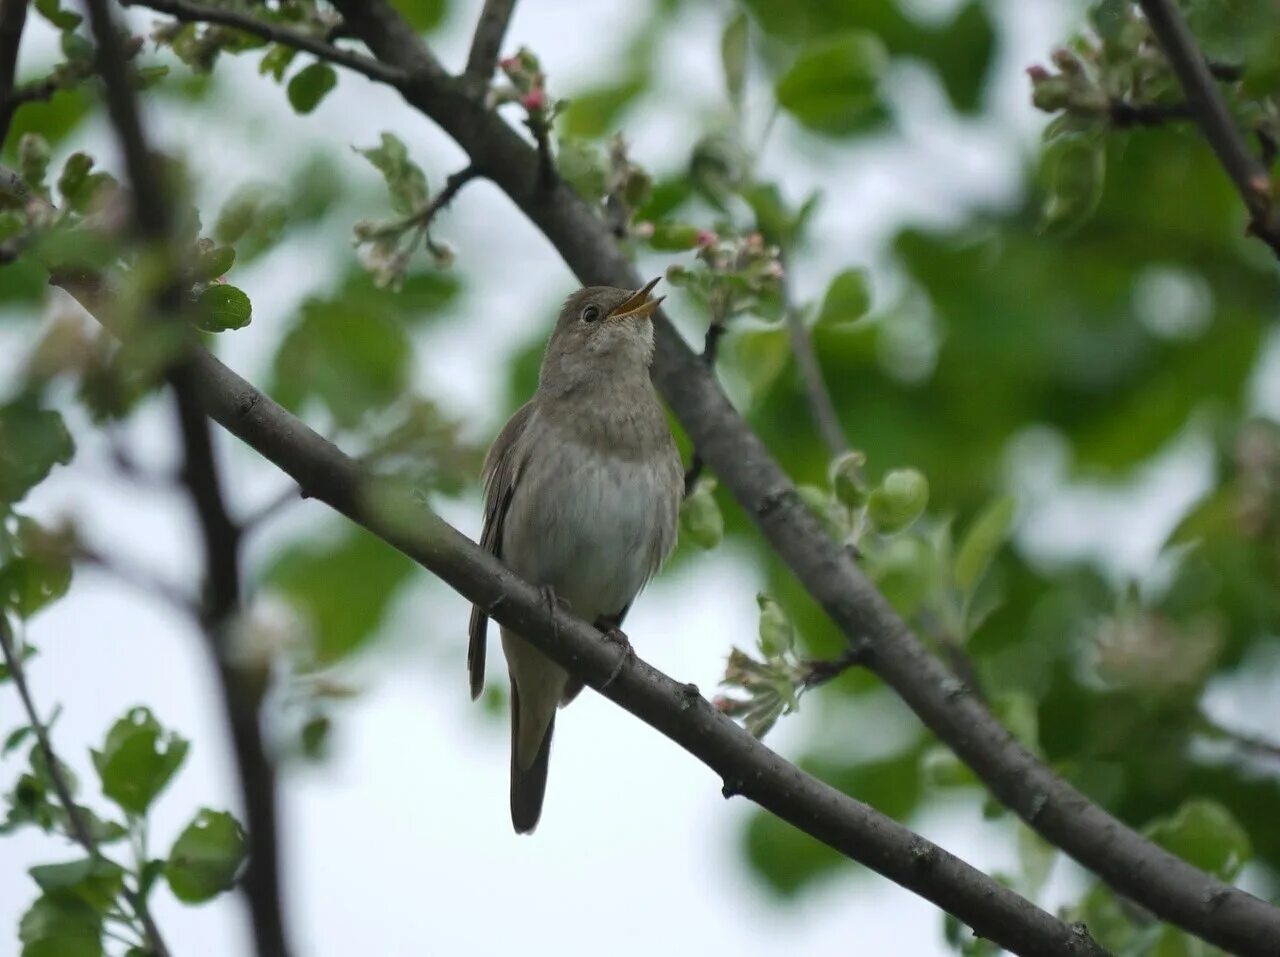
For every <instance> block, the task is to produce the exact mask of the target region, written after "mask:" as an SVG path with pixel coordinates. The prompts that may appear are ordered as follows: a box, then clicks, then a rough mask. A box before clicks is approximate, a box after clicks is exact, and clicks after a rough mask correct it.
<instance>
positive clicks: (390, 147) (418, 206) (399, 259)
mask: <svg viewBox="0 0 1280 957" xmlns="http://www.w3.org/2000/svg"><path fill="white" fill-rule="evenodd" d="M356 152H357V153H359V154H360V155H361V156H363V157H364V158H365V159H367V160H368V161H369V162H370V163H372V164H373V166H374V168H376V169H377V170H378V172H380V173H381V174H382V178H383V179H384V180H385V181H386V184H387V193H388V194H389V195H390V197H391V208H392V211H394V212H395V213H396V218H395V219H392V220H387V221H381V222H380V221H375V220H368V219H362V220H360V221H359V222H357V223H356V224H355V226H354V227H353V234H354V241H355V244H356V246H357V247H359V248H360V249H361V254H362V262H363V263H364V266H365V268H366V269H367V270H369V272H370V273H371V274H372V275H373V277H374V279H375V281H376V282H377V284H378V286H379V287H382V288H391V289H395V290H399V289H400V287H401V286H403V285H404V281H405V276H406V275H407V274H408V270H409V266H410V264H411V261H412V258H413V255H414V253H415V252H417V250H418V247H419V246H423V247H424V248H425V249H426V252H427V254H428V255H429V256H430V257H431V260H432V261H433V263H434V264H435V265H436V266H440V267H445V266H449V265H451V264H452V263H453V257H454V254H453V248H452V247H451V246H449V245H448V244H447V243H442V242H439V241H437V240H435V239H433V238H432V237H431V217H432V215H433V214H434V213H435V212H436V211H437V210H436V208H435V207H434V206H433V205H432V204H431V202H430V199H431V194H430V192H429V190H428V188H427V175H426V173H424V172H423V171H422V167H421V166H419V165H418V164H417V163H415V162H414V161H413V160H412V159H410V158H409V149H408V147H406V146H405V145H404V142H403V141H402V140H401V139H400V138H399V137H397V136H396V135H394V134H393V133H383V134H382V142H381V143H380V144H379V145H378V146H373V147H369V148H368V149H357V150H356Z"/></svg>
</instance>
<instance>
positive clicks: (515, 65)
mask: <svg viewBox="0 0 1280 957" xmlns="http://www.w3.org/2000/svg"><path fill="white" fill-rule="evenodd" d="M498 66H500V67H502V69H503V71H504V72H506V73H514V72H515V71H516V70H518V69H520V58H519V57H517V56H504V57H503V58H502V59H501V60H499V61H498Z"/></svg>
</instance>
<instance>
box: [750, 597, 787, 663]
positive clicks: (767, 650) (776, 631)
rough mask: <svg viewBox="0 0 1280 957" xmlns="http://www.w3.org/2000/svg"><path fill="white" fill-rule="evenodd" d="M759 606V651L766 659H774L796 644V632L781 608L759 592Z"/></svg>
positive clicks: (757, 600)
mask: <svg viewBox="0 0 1280 957" xmlns="http://www.w3.org/2000/svg"><path fill="white" fill-rule="evenodd" d="M756 604H757V605H759V606H760V651H761V653H762V654H763V655H764V656H765V657H766V658H776V657H778V656H779V655H783V654H786V653H787V652H788V651H791V650H792V649H793V648H794V647H795V644H796V630H795V628H793V627H792V625H791V621H790V619H788V618H787V613H786V612H784V611H783V610H782V606H781V605H779V604H778V603H777V602H776V601H774V600H773V599H772V598H770V597H769V596H768V595H766V594H764V593H763V592H761V593H760V594H759V595H756Z"/></svg>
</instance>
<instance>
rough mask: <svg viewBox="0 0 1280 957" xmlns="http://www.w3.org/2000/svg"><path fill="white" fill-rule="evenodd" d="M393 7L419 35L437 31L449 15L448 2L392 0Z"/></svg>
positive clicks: (445, 0)
mask: <svg viewBox="0 0 1280 957" xmlns="http://www.w3.org/2000/svg"><path fill="white" fill-rule="evenodd" d="M391 5H392V6H393V7H395V8H396V10H398V11H399V13H400V15H401V16H402V17H404V18H405V19H406V20H408V21H409V25H410V26H411V27H413V28H414V29H415V30H417V31H418V32H419V33H429V32H431V31H432V30H434V29H436V28H437V27H438V26H440V25H441V24H442V23H444V21H445V18H446V17H447V16H448V13H449V3H448V0H391ZM486 79H488V78H487V77H486Z"/></svg>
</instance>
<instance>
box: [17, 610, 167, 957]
mask: <svg viewBox="0 0 1280 957" xmlns="http://www.w3.org/2000/svg"><path fill="white" fill-rule="evenodd" d="M0 654H2V655H3V657H4V662H5V664H6V665H8V666H9V677H10V678H12V679H13V686H14V687H15V688H16V689H17V691H18V698H19V700H20V701H21V702H22V709H23V710H24V711H25V712H26V713H27V722H28V723H29V724H30V725H31V729H32V731H33V733H34V734H35V737H36V745H37V747H39V748H40V754H41V756H42V757H43V758H44V764H45V767H46V768H48V771H49V779H50V780H51V781H52V782H53V790H54V793H55V794H57V796H58V803H59V804H61V805H62V809H63V810H64V811H65V812H66V814H67V825H68V827H69V829H70V831H71V837H72V838H73V839H74V840H75V842H76V843H77V844H79V845H80V846H81V847H82V848H84V850H85V853H87V854H88V855H89V856H90V857H98V856H99V852H98V841H97V839H96V838H95V837H94V836H93V831H91V830H90V829H89V825H88V824H87V823H85V819H84V815H83V814H82V813H81V812H80V805H78V804H76V802H75V799H74V798H72V796H71V785H70V783H69V782H68V781H67V776H66V775H65V774H64V773H63V770H62V762H61V761H59V760H58V755H57V752H55V751H54V750H53V742H51V741H50V740H49V729H48V727H47V726H46V725H45V723H44V722H43V721H42V720H40V712H38V711H37V710H36V704H35V700H34V699H33V698H32V697H31V689H30V688H29V687H28V686H27V675H26V671H25V670H24V668H23V664H22V656H21V655H19V654H18V653H17V652H16V651H15V650H14V647H13V639H12V636H11V635H10V633H9V622H8V619H6V618H5V616H4V613H3V612H0ZM122 893H123V894H124V898H125V900H126V901H128V903H129V906H130V907H131V908H133V912H134V914H135V915H136V916H137V918H138V921H139V922H140V923H141V924H142V932H143V933H144V934H145V935H146V939H147V945H148V946H149V947H150V948H151V950H152V952H153V953H154V954H155V957H169V948H168V947H167V946H166V944H165V942H164V937H163V936H161V934H160V928H159V927H157V926H156V923H155V921H154V920H153V919H152V917H151V910H150V908H149V907H148V906H147V902H146V899H145V898H144V897H142V895H141V894H139V893H137V892H136V891H134V890H133V889H132V888H129V887H125V888H124V889H123V891H122Z"/></svg>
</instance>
